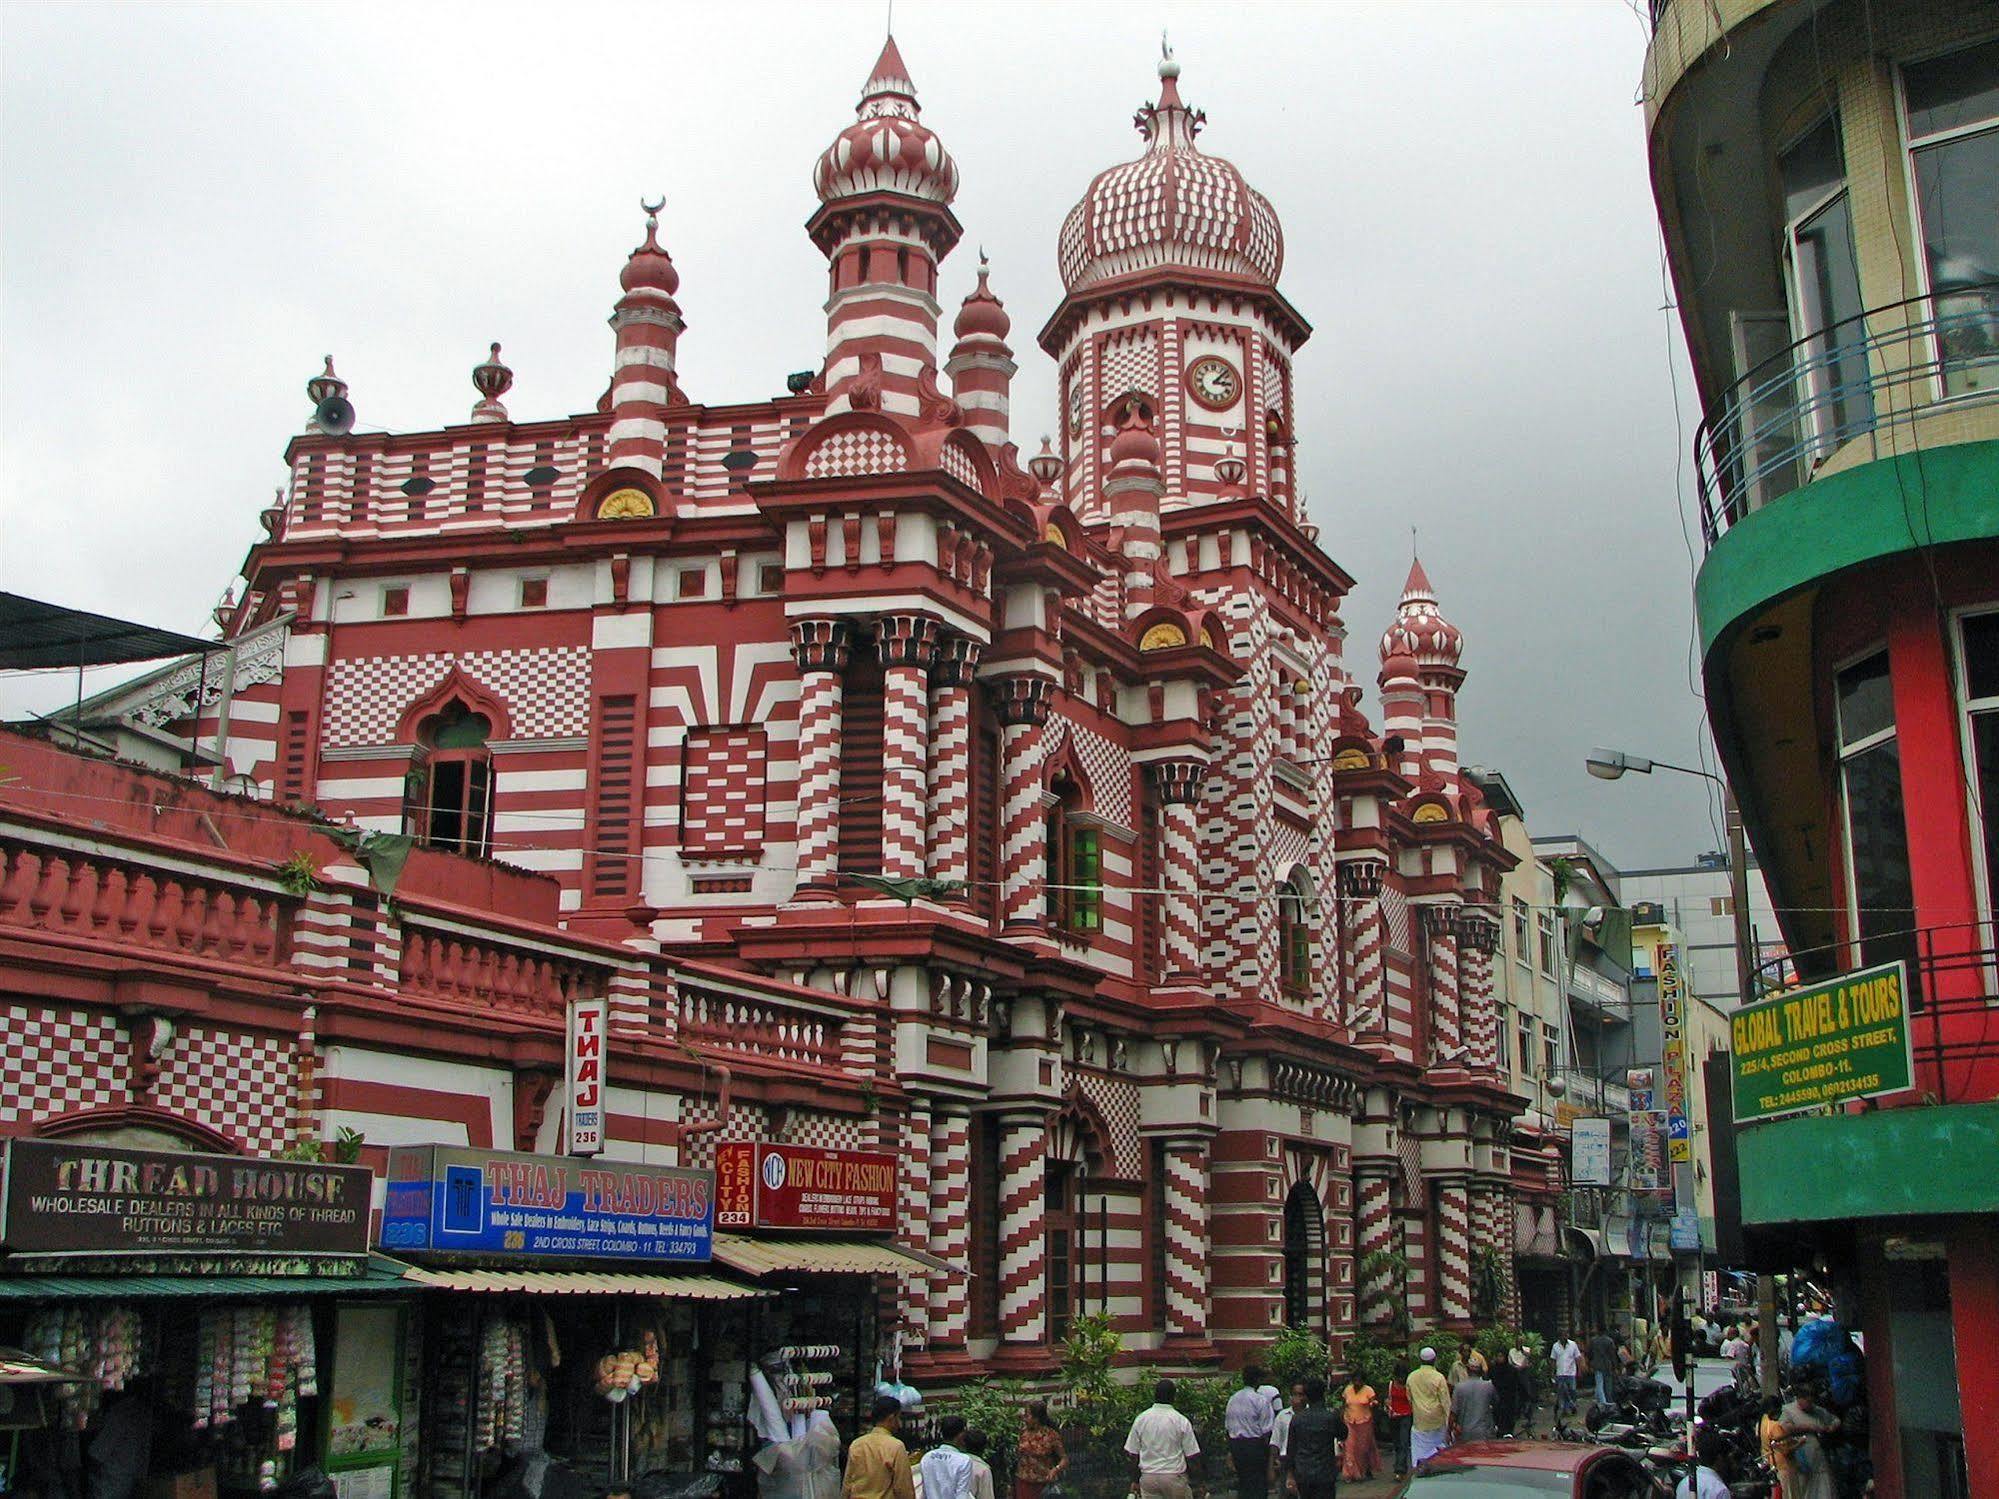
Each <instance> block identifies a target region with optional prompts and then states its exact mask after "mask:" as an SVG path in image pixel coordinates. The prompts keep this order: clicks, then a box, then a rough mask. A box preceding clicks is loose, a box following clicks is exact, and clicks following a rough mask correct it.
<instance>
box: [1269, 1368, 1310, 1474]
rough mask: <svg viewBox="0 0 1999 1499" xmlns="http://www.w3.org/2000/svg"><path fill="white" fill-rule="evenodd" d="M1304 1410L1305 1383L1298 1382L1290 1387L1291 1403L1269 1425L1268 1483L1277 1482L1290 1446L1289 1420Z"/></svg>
mask: <svg viewBox="0 0 1999 1499" xmlns="http://www.w3.org/2000/svg"><path fill="white" fill-rule="evenodd" d="M1304 1408H1305V1383H1304V1381H1303V1380H1300V1381H1299V1382H1298V1383H1296V1384H1294V1385H1292V1386H1291V1403H1290V1404H1289V1405H1287V1406H1285V1407H1284V1409H1283V1410H1281V1411H1279V1412H1278V1413H1277V1419H1276V1420H1274V1421H1272V1422H1271V1423H1270V1481H1271V1482H1272V1483H1275V1482H1277V1474H1278V1472H1279V1470H1280V1469H1282V1467H1283V1466H1284V1454H1285V1453H1286V1452H1287V1451H1289V1450H1290V1446H1291V1418H1292V1416H1294V1415H1296V1414H1297V1413H1298V1412H1299V1411H1301V1410H1303V1409H1304Z"/></svg>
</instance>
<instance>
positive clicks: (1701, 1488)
mask: <svg viewBox="0 0 1999 1499" xmlns="http://www.w3.org/2000/svg"><path fill="white" fill-rule="evenodd" d="M1723 1445H1724V1444H1723V1441H1722V1437H1721V1434H1720V1433H1719V1432H1716V1431H1706V1430H1704V1431H1702V1432H1701V1434H1700V1437H1699V1438H1698V1440H1697V1441H1696V1442H1695V1444H1694V1447H1695V1450H1696V1451H1697V1452H1698V1453H1699V1455H1700V1460H1699V1461H1698V1462H1697V1463H1695V1464H1694V1467H1693V1471H1692V1472H1690V1473H1689V1474H1687V1476H1686V1477H1685V1478H1682V1479H1681V1480H1680V1486H1679V1487H1678V1488H1677V1489H1675V1490H1674V1491H1673V1499H1729V1492H1728V1481H1727V1480H1726V1479H1724V1478H1723V1477H1722V1476H1721V1475H1720V1474H1719V1473H1717V1472H1715V1470H1714V1465H1715V1463H1716V1462H1717V1461H1719V1460H1720V1457H1721V1453H1722V1448H1723Z"/></svg>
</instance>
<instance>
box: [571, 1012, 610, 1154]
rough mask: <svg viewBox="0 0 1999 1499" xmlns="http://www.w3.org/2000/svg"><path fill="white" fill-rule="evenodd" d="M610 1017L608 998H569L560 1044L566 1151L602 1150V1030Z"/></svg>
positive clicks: (578, 1152)
mask: <svg viewBox="0 0 1999 1499" xmlns="http://www.w3.org/2000/svg"><path fill="white" fill-rule="evenodd" d="M610 1019H611V1002H610V1001H609V1000H607V999H577V1000H571V1001H570V1004H569V1024H568V1026H567V1029H566V1033H565V1040H564V1046H563V1056H564V1058H565V1062H564V1071H565V1073H566V1078H565V1081H566V1082H567V1084H568V1086H567V1088H566V1089H565V1093H566V1096H567V1098H568V1122H567V1124H566V1126H565V1129H566V1133H567V1135H568V1142H567V1143H568V1151H569V1154H570V1155H600V1154H602V1153H603V1149H604V1030H605V1027H606V1026H607V1025H609V1024H610Z"/></svg>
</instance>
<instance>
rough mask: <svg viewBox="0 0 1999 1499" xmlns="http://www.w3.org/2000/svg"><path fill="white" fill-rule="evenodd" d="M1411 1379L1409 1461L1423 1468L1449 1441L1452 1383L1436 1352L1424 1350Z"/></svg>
mask: <svg viewBox="0 0 1999 1499" xmlns="http://www.w3.org/2000/svg"><path fill="white" fill-rule="evenodd" d="M1417 1357H1418V1358H1419V1359H1420V1360H1421V1362H1420V1363H1419V1364H1418V1365H1417V1366H1416V1369H1415V1371H1414V1372H1413V1373H1412V1374H1410V1376H1409V1418H1410V1419H1409V1461H1410V1465H1411V1466H1412V1467H1420V1466H1421V1465H1422V1464H1423V1463H1424V1462H1426V1461H1427V1460H1428V1459H1430V1458H1433V1457H1435V1456H1436V1455H1437V1454H1438V1453H1439V1452H1442V1451H1443V1450H1444V1447H1445V1445H1446V1444H1447V1443H1448V1442H1449V1441H1450V1425H1451V1382H1450V1381H1449V1380H1448V1379H1446V1378H1444V1375H1443V1371H1442V1370H1440V1369H1438V1367H1437V1350H1436V1349H1434V1348H1425V1349H1424V1350H1423V1351H1422V1352H1421V1353H1420V1354H1418V1355H1417Z"/></svg>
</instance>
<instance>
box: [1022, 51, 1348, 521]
mask: <svg viewBox="0 0 1999 1499" xmlns="http://www.w3.org/2000/svg"><path fill="white" fill-rule="evenodd" d="M1179 73H1180V65H1179V64H1178V63H1177V62H1175V61H1174V60H1173V58H1172V57H1171V56H1170V55H1169V56H1167V57H1166V58H1165V59H1164V60H1162V61H1161V63H1160V65H1159V79H1160V88H1159V100H1158V102H1157V103H1156V104H1147V105H1145V106H1144V107H1143V108H1141V109H1140V110H1139V111H1138V114H1137V117H1136V121H1135V123H1136V124H1137V126H1138V132H1139V134H1140V135H1141V136H1142V137H1144V139H1145V143H1146V149H1145V152H1144V154H1143V155H1141V156H1139V157H1138V158H1137V159H1136V160H1133V161H1128V162H1124V163H1122V164H1120V165H1118V166H1114V167H1112V168H1110V169H1109V170H1108V171H1105V172H1102V173H1099V174H1098V176H1097V178H1096V180H1095V181H1093V182H1092V183H1091V184H1090V187H1089V190H1088V191H1087V192H1085V193H1084V194H1083V198H1082V201H1081V202H1079V203H1078V204H1077V205H1076V206H1075V207H1074V208H1073V209H1071V210H1070V212H1069V216H1068V218H1067V219H1066V220H1065V221H1064V223H1063V225H1062V235H1061V239H1060V242H1059V247H1058V252H1057V253H1058V258H1059V263H1060V269H1061V273H1062V283H1063V287H1064V290H1065V295H1064V297H1063V299H1062V304H1061V306H1060V307H1058V308H1057V309H1056V312H1055V315H1054V317H1053V318H1051V319H1050V320H1049V323H1048V326H1047V327H1046V328H1044V329H1043V330H1042V334H1041V346H1042V348H1043V349H1045V350H1046V351H1047V352H1048V353H1049V354H1050V355H1051V356H1052V357H1053V358H1054V359H1055V360H1056V362H1057V364H1058V365H1059V367H1060V371H1061V374H1060V379H1061V409H1062V427H1063V435H1062V450H1063V456H1064V458H1065V459H1066V460H1067V464H1066V469H1065V476H1066V483H1067V489H1066V497H1067V499H1068V501H1069V503H1070V505H1071V506H1072V507H1073V508H1074V509H1075V510H1076V511H1077V512H1078V514H1079V515H1081V516H1082V517H1083V518H1084V519H1085V520H1086V521H1097V520H1102V519H1104V518H1105V517H1104V516H1103V515H1102V514H1101V513H1100V512H1101V510H1102V504H1101V501H1100V499H1099V496H1100V494H1101V491H1102V484H1103V480H1104V479H1105V477H1106V476H1107V475H1108V472H1109V466H1110V445H1111V442H1112V440H1113V439H1114V438H1115V437H1116V435H1117V433H1118V432H1119V431H1120V430H1121V429H1122V428H1123V427H1125V426H1127V425H1128V424H1129V419H1130V417H1131V415H1132V411H1133V410H1134V409H1136V411H1137V412H1138V413H1139V415H1140V416H1141V417H1142V419H1143V420H1145V421H1146V422H1148V423H1149V424H1151V425H1152V426H1153V428H1154V430H1156V432H1157V434H1158V437H1159V444H1160V454H1161V463H1160V469H1161V477H1162V478H1163V480H1164V483H1165V490H1164V493H1163V495H1162V496H1161V501H1160V504H1161V509H1162V510H1163V511H1168V512H1170V511H1172V510H1175V509H1181V508H1185V507H1189V506H1199V505H1204V504H1211V503H1216V502H1220V501H1227V500H1231V499H1241V498H1244V497H1247V496H1258V497H1262V498H1264V499H1266V500H1267V501H1268V503H1270V504H1271V505H1272V506H1274V507H1275V508H1276V509H1277V510H1278V511H1279V512H1281V513H1282V514H1283V515H1284V516H1285V517H1286V518H1287V519H1290V520H1293V521H1298V520H1302V519H1303V517H1302V516H1301V515H1300V514H1299V510H1298V501H1297V495H1296V492H1295V490H1294V487H1293V484H1292V477H1291V475H1292V464H1291V433H1292V413H1293V395H1292V386H1291V359H1292V356H1293V355H1294V354H1295V353H1296V352H1297V350H1298V348H1299V346H1300V345H1301V344H1303V343H1304V341H1305V339H1306V338H1307V337H1309V336H1310V334H1311V327H1310V325H1309V324H1307V323H1306V322H1305V320H1304V319H1303V318H1302V317H1300V316H1299V315H1298V313H1297V311H1296V309H1294V308H1293V307H1292V306H1291V304H1290V303H1288V302H1287V301H1285V300H1284V298H1283V296H1282V295H1281V294H1280V293H1279V292H1278V290H1277V277H1278V273H1279V272H1280V271H1281V270H1282V268H1283V264H1284V235H1283V231H1282V229H1281V228H1280V227H1279V225H1278V222H1277V213H1276V210H1275V209H1273V208H1272V207H1271V206H1270V201H1269V200H1268V199H1267V198H1265V197H1264V196H1263V195H1262V194H1261V193H1259V192H1257V191H1256V190H1255V189H1254V188H1252V187H1251V186H1250V185H1249V183H1248V182H1247V181H1245V180H1244V178H1243V175H1242V173H1241V172H1240V171H1238V170H1237V169H1236V167H1235V165H1234V164H1233V163H1231V162H1229V161H1225V160H1223V159H1222V158H1221V157H1219V156H1210V155H1208V154H1207V153H1206V152H1204V151H1202V150H1201V149H1200V148H1199V147H1198V146H1197V145H1196V144H1195V137H1196V136H1197V135H1198V134H1199V133H1200V131H1201V128H1202V126H1203V125H1204V124H1205V122H1206V116H1205V115H1204V114H1203V113H1202V112H1201V111H1200V110H1197V109H1190V108H1188V107H1187V105H1186V104H1185V103H1183V102H1182V100H1181V98H1180V88H1179ZM1134 403H1136V407H1135V408H1134Z"/></svg>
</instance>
